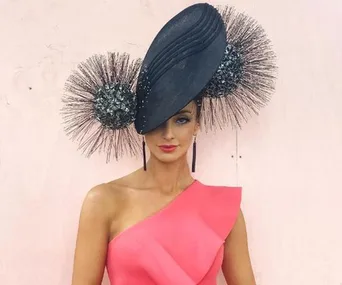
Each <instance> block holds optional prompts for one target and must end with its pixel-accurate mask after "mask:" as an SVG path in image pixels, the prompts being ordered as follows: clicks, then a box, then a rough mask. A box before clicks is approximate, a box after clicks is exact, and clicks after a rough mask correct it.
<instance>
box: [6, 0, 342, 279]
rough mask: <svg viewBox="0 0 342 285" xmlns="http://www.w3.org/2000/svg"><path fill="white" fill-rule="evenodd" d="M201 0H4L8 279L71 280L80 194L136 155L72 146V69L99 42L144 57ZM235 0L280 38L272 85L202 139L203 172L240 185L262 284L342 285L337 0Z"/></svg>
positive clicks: (130, 165) (127, 167)
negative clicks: (65, 103) (66, 114)
mask: <svg viewBox="0 0 342 285" xmlns="http://www.w3.org/2000/svg"><path fill="white" fill-rule="evenodd" d="M192 3H195V1H192V0H186V1H185V0H177V1H176V0H173V1H161V0H141V1H138V0H127V1H115V0H112V1H106V0H97V1H95V0H88V1H80V0H77V1H68V0H59V1H56V0H55V1H53V0H35V1H30V2H27V1H23V0H1V2H0V38H1V52H0V86H1V88H0V193H1V196H0V284H1V285H28V284H29V285H31V284H32V285H33V284H34V285H46V284H49V285H66V284H70V278H71V273H72V262H73V250H74V242H75V235H76V230H77V222H78V215H79V210H80V206H81V203H82V200H83V197H84V195H85V193H86V192H87V191H88V190H89V189H90V188H91V187H92V186H93V185H95V184H97V183H101V182H103V181H107V180H111V179H114V178H116V177H118V176H121V175H124V174H126V173H127V172H129V171H131V170H133V169H134V168H136V167H139V166H140V164H141V161H140V159H126V160H124V161H121V162H120V163H114V162H113V163H111V164H107V165H106V164H105V163H104V157H101V156H95V157H94V158H92V159H90V160H89V159H86V158H84V157H83V156H81V154H80V153H79V152H77V151H76V144H74V143H72V142H70V141H69V140H68V138H67V137H66V136H65V135H64V132H63V130H62V127H61V124H60V122H61V119H60V116H59V108H60V107H61V104H60V97H61V93H62V88H63V84H64V81H65V79H66V77H67V76H68V74H69V72H70V70H71V69H72V68H74V67H75V66H76V64H77V63H78V62H79V61H81V60H84V59H85V58H87V57H88V56H90V55H91V54H93V53H95V52H99V53H102V52H106V51H108V50H117V51H127V52H129V53H131V54H132V55H133V56H134V57H142V56H143V55H144V53H145V51H146V49H147V48H148V45H149V43H150V42H151V40H152V39H153V37H154V35H155V34H156V33H157V31H158V30H159V28H160V27H161V26H162V25H163V24H164V23H165V21H166V20H167V19H169V18H170V17H171V16H173V15H174V14H175V13H177V12H178V11H179V10H180V9H182V8H184V7H185V6H187V5H189V4H192ZM211 3H214V4H225V3H228V2H227V1H212V2H211ZM165 4H168V5H169V7H168V8H164V5H165ZM229 4H232V5H234V6H235V7H236V8H237V9H238V10H239V11H245V12H247V13H248V14H250V15H252V16H253V17H255V18H256V19H258V21H259V22H260V23H261V24H262V25H263V26H264V28H265V29H266V30H267V32H268V34H269V37H270V38H271V39H272V41H273V43H274V48H275V50H276V52H277V54H278V64H279V67H280V69H279V81H278V86H277V92H276V95H275V96H274V99H273V100H272V102H271V104H270V105H269V106H268V107H267V108H266V109H264V110H263V112H262V113H261V115H260V116H259V117H254V118H253V119H252V120H251V121H250V122H249V124H248V125H246V126H245V127H244V128H243V130H242V131H239V132H237V133H234V132H226V133H218V134H217V135H216V137H215V139H212V137H213V136H212V135H209V136H205V135H201V136H200V137H199V139H198V145H199V148H200V149H199V155H198V164H199V165H198V172H197V173H196V176H197V178H198V179H201V180H202V181H203V182H205V183H208V184H231V185H234V184H241V185H242V186H243V187H244V192H243V205H242V207H243V210H244V212H245V216H246V220H247V227H248V233H249V241H250V251H251V257H252V262H253V266H254V270H255V275H256V278H257V283H258V284H260V285H275V284H276V285H340V284H342V245H341V241H342V227H341V218H342V207H341V200H342V182H341V181H342V180H341V173H342V167H341V165H342V151H341V147H342V111H341V107H342V106H341V105H342V99H341V98H342V80H341V74H342V53H341V50H342V39H341V32H340V27H341V25H342V12H341V11H342V2H341V1H340V0H329V1H317V0H316V1H312V0H311V1H309V0H299V1H295V0H287V1H271V0H258V1H251V0H242V1H241V0H240V1H237V0H232V1H230V2H229ZM240 156H241V158H240ZM209 165H210V166H209ZM210 171H212V172H210ZM220 280H221V281H220V283H219V284H224V282H223V281H222V278H221V277H220ZM104 283H105V284H108V283H107V282H106V280H105V282H104Z"/></svg>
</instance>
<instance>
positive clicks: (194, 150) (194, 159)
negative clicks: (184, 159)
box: [191, 136, 196, 172]
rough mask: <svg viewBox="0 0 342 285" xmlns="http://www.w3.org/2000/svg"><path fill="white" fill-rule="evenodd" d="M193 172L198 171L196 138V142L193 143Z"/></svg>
mask: <svg viewBox="0 0 342 285" xmlns="http://www.w3.org/2000/svg"><path fill="white" fill-rule="evenodd" d="M191 170H192V172H195V170H196V136H194V142H193V143H192V167H191Z"/></svg>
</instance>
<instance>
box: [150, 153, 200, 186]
mask: <svg viewBox="0 0 342 285" xmlns="http://www.w3.org/2000/svg"><path fill="white" fill-rule="evenodd" d="M146 179H147V180H149V182H151V184H154V185H155V186H156V187H157V188H158V189H160V191H161V192H165V193H166V192H168V193H171V192H179V190H180V189H184V188H186V187H187V186H188V185H190V184H191V183H192V182H193V181H194V179H193V178H192V176H191V173H190V169H189V165H188V162H187V159H186V156H184V157H182V158H180V159H179V160H177V161H175V162H172V163H164V162H161V161H160V160H158V159H156V158H155V157H154V156H151V157H150V159H149V161H148V163H147V169H146Z"/></svg>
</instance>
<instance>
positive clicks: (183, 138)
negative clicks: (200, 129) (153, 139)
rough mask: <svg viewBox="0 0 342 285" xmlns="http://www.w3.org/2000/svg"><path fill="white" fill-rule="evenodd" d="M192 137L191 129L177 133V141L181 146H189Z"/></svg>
mask: <svg viewBox="0 0 342 285" xmlns="http://www.w3.org/2000/svg"><path fill="white" fill-rule="evenodd" d="M193 136H194V131H193V129H189V130H182V131H181V132H179V134H178V136H177V139H178V140H179V141H180V142H181V143H183V144H189V143H191V142H192V139H193Z"/></svg>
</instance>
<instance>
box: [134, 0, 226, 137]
mask: <svg viewBox="0 0 342 285" xmlns="http://www.w3.org/2000/svg"><path fill="white" fill-rule="evenodd" d="M226 42H227V41H226V29H225V25H224V23H223V20H222V17H221V15H220V14H219V12H218V11H217V10H216V9H215V8H214V7H213V6H211V5H209V4H206V3H203V4H195V5H193V6H190V7H188V8H186V9H185V10H183V11H182V12H180V13H179V14H177V15H176V16H175V17H173V18H172V19H171V20H170V21H169V22H168V23H167V24H166V25H165V26H164V27H163V28H162V29H161V30H160V32H159V33H158V34H157V36H156V37H155V39H154V40H153V42H152V44H151V46H150V48H149V50H148V52H147V54H146V56H145V58H144V60H143V63H142V69H141V71H140V75H139V78H138V86H137V99H138V109H137V115H136V119H135V127H136V130H137V132H138V133H140V134H146V133H148V132H150V131H152V130H153V129H155V128H157V127H158V126H160V125H161V124H162V123H164V122H165V121H167V120H168V119H169V118H170V117H172V116H173V115H174V114H176V113H177V112H178V111H180V110H181V109H183V108H184V107H185V106H186V105H187V104H188V103H189V102H191V101H192V100H194V99H195V98H196V97H197V96H198V95H199V94H200V93H201V92H202V90H203V89H204V87H205V86H206V85H207V84H208V82H209V81H210V80H211V79H212V77H213V75H214V74H215V72H216V71H217V69H218V66H219V65H220V63H221V61H222V58H223V55H224V51H225V48H226Z"/></svg>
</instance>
